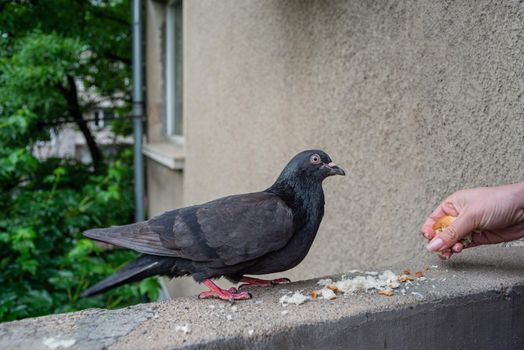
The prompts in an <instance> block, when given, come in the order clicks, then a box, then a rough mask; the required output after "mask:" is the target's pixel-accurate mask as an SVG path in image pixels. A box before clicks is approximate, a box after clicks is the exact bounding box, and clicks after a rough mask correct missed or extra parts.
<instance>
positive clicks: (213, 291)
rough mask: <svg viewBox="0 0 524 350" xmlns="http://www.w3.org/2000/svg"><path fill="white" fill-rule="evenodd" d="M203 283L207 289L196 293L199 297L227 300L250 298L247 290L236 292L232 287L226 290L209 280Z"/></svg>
mask: <svg viewBox="0 0 524 350" xmlns="http://www.w3.org/2000/svg"><path fill="white" fill-rule="evenodd" d="M204 284H205V285H206V286H207V287H208V288H209V290H208V291H206V292H202V293H200V294H199V295H198V298H199V299H208V298H218V299H222V300H227V301H233V300H245V299H251V298H252V295H251V294H250V293H248V292H238V291H237V289H236V288H234V287H232V288H229V289H228V290H225V289H222V288H220V287H219V286H217V285H216V284H215V283H213V281H211V280H205V281H204Z"/></svg>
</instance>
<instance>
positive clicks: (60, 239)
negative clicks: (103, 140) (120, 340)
mask: <svg viewBox="0 0 524 350" xmlns="http://www.w3.org/2000/svg"><path fill="white" fill-rule="evenodd" d="M129 12H130V4H129V1H113V0H111V1H109V0H102V1H97V2H93V1H82V0H80V1H74V0H46V1H6V2H4V1H3V2H0V285H1V286H2V287H1V288H0V321H8V320H16V319H20V318H24V317H31V316H39V315H46V314H50V313H58V312H68V311H74V310H81V309H84V308H89V307H109V308H113V307H121V306H126V305H130V304H133V303H137V302H139V301H141V300H143V298H144V295H146V296H148V297H149V298H151V299H153V298H155V297H156V296H157V293H158V283H157V282H156V280H154V279H150V280H145V281H142V282H141V283H137V284H135V285H133V286H122V287H120V288H117V289H116V290H113V291H109V292H107V293H104V294H103V295H99V296H96V297H92V298H87V299H81V298H80V297H79V295H80V293H81V292H82V291H83V290H84V289H86V288H87V287H88V286H90V285H92V284H94V283H96V282H98V281H99V280H101V279H103V278H104V277H105V276H107V275H109V274H111V273H112V272H114V271H115V269H117V268H119V267H121V266H122V265H123V264H125V263H126V262H127V261H128V260H130V259H132V258H133V257H134V256H135V255H136V253H134V252H130V251H127V250H119V249H114V250H110V251H107V250H102V249H100V248H99V247H98V246H97V245H95V244H94V243H93V242H92V241H90V240H86V239H84V238H83V236H82V235H81V233H82V231H84V230H86V229H89V228H93V227H104V226H111V225H120V224H126V223H129V222H132V221H133V203H134V201H133V191H132V174H133V171H132V168H131V164H132V154H131V150H130V149H128V148H126V147H120V148H117V151H112V152H107V153H108V154H107V155H106V157H105V158H104V159H105V164H104V166H103V167H100V168H98V169H97V170H95V169H94V168H93V166H92V165H91V164H82V163H80V162H78V161H76V160H74V159H57V158H49V159H45V160H39V159H37V158H35V157H34V156H33V153H32V150H33V147H34V145H35V144H36V143H38V142H41V141H47V140H49V138H50V134H51V131H52V129H57V128H60V127H61V124H60V121H61V120H63V119H64V118H66V119H67V118H70V116H71V111H70V110H69V108H70V106H68V104H67V101H66V100H65V97H64V88H66V87H67V77H74V79H75V81H76V82H78V83H79V85H80V86H83V87H84V89H85V90H86V91H87V90H88V91H89V93H84V94H79V96H78V100H79V103H80V106H79V108H80V109H81V110H82V112H87V111H90V110H92V109H93V108H99V107H100V105H101V104H104V103H107V102H109V105H110V106H114V108H113V109H114V112H116V113H117V114H119V115H126V113H128V111H129V92H130V79H129V73H130V69H129V63H130V52H131V50H130V46H131V42H130V30H129V29H130V24H129V20H128V19H129ZM117 120H118V119H117ZM114 124H115V126H116V128H115V131H117V132H118V133H129V131H130V124H131V123H130V122H129V121H127V120H118V122H117V121H115V123H114Z"/></svg>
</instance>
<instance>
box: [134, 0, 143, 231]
mask: <svg viewBox="0 0 524 350" xmlns="http://www.w3.org/2000/svg"><path fill="white" fill-rule="evenodd" d="M141 5H142V4H141V1H140V0H133V137H134V157H133V166H134V171H135V178H134V180H135V220H136V221H143V220H144V157H143V156H142V137H143V128H142V118H143V114H144V100H143V94H142V8H141Z"/></svg>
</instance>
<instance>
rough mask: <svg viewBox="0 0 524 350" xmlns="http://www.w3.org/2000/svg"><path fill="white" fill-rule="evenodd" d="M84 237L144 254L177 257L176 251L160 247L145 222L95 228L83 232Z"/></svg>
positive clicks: (156, 236)
mask: <svg viewBox="0 0 524 350" xmlns="http://www.w3.org/2000/svg"><path fill="white" fill-rule="evenodd" d="M84 236H86V237H88V238H91V239H93V240H96V241H101V242H105V243H110V244H113V245H116V246H119V247H123V248H128V249H133V250H136V251H137V252H140V253H144V254H149V255H159V256H177V253H176V251H174V250H173V249H169V248H166V247H164V246H163V245H162V242H161V241H160V237H159V235H158V234H157V233H156V232H154V231H153V230H152V229H151V227H150V226H149V224H148V223H147V222H146V221H144V222H137V223H136V224H130V225H123V226H113V227H108V228H95V229H92V230H88V231H85V232H84Z"/></svg>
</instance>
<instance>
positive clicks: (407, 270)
mask: <svg viewBox="0 0 524 350" xmlns="http://www.w3.org/2000/svg"><path fill="white" fill-rule="evenodd" d="M402 274H403V275H411V270H410V269H409V268H407V267H406V268H405V269H404V271H402Z"/></svg>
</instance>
